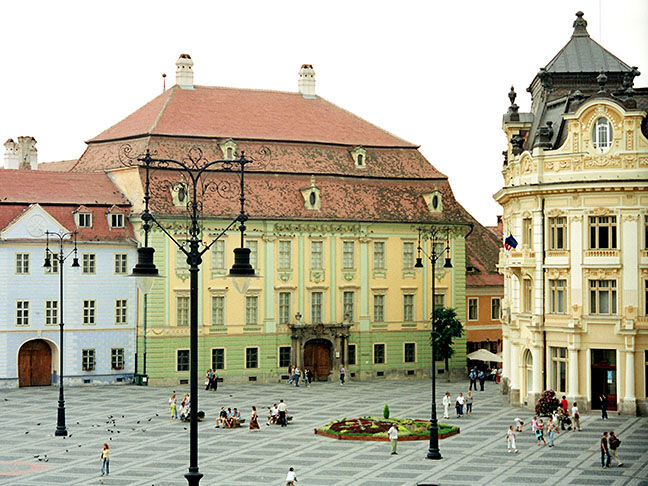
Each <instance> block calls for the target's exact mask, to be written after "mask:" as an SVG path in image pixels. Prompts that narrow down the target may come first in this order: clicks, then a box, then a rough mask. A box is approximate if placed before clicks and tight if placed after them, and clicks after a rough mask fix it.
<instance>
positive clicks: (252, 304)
mask: <svg viewBox="0 0 648 486" xmlns="http://www.w3.org/2000/svg"><path fill="white" fill-rule="evenodd" d="M258 322H259V297H258V296H257V295H247V296H246V297H245V324H247V325H256V324H258Z"/></svg>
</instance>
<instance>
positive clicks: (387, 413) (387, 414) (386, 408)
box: [383, 403, 389, 419]
mask: <svg viewBox="0 0 648 486" xmlns="http://www.w3.org/2000/svg"><path fill="white" fill-rule="evenodd" d="M383 417H385V419H388V418H389V405H387V404H386V403H385V408H383Z"/></svg>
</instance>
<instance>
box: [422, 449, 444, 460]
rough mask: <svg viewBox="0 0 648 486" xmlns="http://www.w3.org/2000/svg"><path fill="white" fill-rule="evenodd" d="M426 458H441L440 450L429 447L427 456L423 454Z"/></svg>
mask: <svg viewBox="0 0 648 486" xmlns="http://www.w3.org/2000/svg"><path fill="white" fill-rule="evenodd" d="M425 458H426V459H435V460H436V459H443V457H441V452H439V449H429V450H428V453H427V456H425Z"/></svg>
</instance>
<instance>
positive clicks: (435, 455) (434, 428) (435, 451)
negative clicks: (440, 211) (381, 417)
mask: <svg viewBox="0 0 648 486" xmlns="http://www.w3.org/2000/svg"><path fill="white" fill-rule="evenodd" d="M418 231H419V236H418V256H417V258H416V264H415V265H414V268H423V261H422V258H421V254H423V255H425V256H426V257H428V259H429V260H430V263H432V416H431V417H430V447H429V449H428V453H427V456H426V457H427V458H428V459H442V457H441V451H439V424H438V422H437V414H436V361H435V360H436V358H435V353H434V341H435V338H436V331H435V327H434V324H435V322H434V320H435V315H434V307H435V305H434V304H435V302H434V296H435V291H436V276H435V269H436V262H437V261H438V260H439V259H440V258H441V257H442V256H443V254H444V253H445V255H446V259H445V264H444V265H443V268H452V262H451V261H450V240H449V234H450V230H449V228H439V227H436V226H433V227H432V228H430V229H429V230H428V231H427V233H428V234H429V237H430V238H431V239H432V252H431V254H430V255H428V254H427V253H425V252H424V251H423V248H421V231H422V229H421V228H419V229H418ZM443 234H445V249H444V250H442V251H440V252H439V253H437V249H436V243H435V241H436V240H437V239H440V238H439V236H441V235H443Z"/></svg>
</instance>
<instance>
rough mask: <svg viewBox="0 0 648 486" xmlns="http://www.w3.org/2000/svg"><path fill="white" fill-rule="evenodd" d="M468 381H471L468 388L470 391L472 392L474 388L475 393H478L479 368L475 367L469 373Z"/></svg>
mask: <svg viewBox="0 0 648 486" xmlns="http://www.w3.org/2000/svg"><path fill="white" fill-rule="evenodd" d="M468 379H469V380H470V386H469V387H468V390H472V389H473V387H475V391H477V367H476V366H475V367H474V368H473V369H472V370H471V371H470V373H468Z"/></svg>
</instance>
